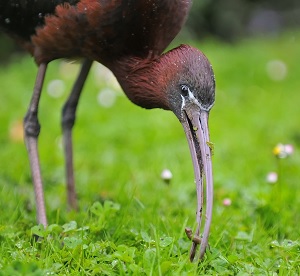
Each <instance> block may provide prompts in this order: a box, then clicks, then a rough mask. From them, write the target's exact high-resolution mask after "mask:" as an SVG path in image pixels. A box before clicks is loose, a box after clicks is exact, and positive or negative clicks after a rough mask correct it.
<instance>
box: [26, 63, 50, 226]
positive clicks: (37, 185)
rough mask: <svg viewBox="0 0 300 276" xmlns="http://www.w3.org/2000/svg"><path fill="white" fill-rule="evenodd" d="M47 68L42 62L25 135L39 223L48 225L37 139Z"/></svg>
mask: <svg viewBox="0 0 300 276" xmlns="http://www.w3.org/2000/svg"><path fill="white" fill-rule="evenodd" d="M46 69H47V64H46V63H42V64H40V65H39V69H38V74H37V77H36V82H35V86H34V90H33V95H32V98H31V102H30V105H29V108H28V111H27V113H26V116H25V118H24V136H25V143H26V147H27V151H28V155H29V161H30V168H31V175H32V180H33V184H34V192H35V200H36V210H37V221H38V223H39V224H43V225H44V226H47V217H46V208H45V200H44V192H43V183H42V177H41V169H40V161H39V155H38V145H37V139H38V136H39V133H40V124H39V121H38V117H37V115H38V105H39V101H40V96H41V91H42V86H43V82H44V77H45V73H46Z"/></svg>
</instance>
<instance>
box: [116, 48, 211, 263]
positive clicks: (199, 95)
mask: <svg viewBox="0 0 300 276" xmlns="http://www.w3.org/2000/svg"><path fill="white" fill-rule="evenodd" d="M112 71H113V72H114V73H115V75H116V76H117V79H118V80H119V82H120V84H121V86H122V88H123V90H124V92H125V93H126V95H127V96H128V98H129V99H130V100H131V101H132V102H133V103H135V104H137V105H139V106H141V107H144V108H157V107H158V108H163V109H169V110H172V111H173V112H174V114H175V115H176V116H177V118H178V119H179V121H180V122H181V124H182V126H183V128H184V131H185V134H186V137H187V140H188V143H189V148H190V152H191V157H192V161H193V166H194V173H195V181H196V188H197V201H198V203H197V223H198V227H197V230H196V232H195V235H196V236H199V235H200V230H202V228H203V235H202V239H201V245H200V253H199V257H200V258H201V257H202V256H203V255H204V252H205V249H206V246H207V241H208V235H209V229H210V223H211V216H212V201H213V179H212V164H211V147H212V143H211V142H210V140H209V131H208V115H209V111H210V109H211V108H212V106H213V105H214V102H215V79H214V73H213V70H212V67H211V65H210V63H209V61H208V59H207V58H206V57H205V56H204V55H203V53H201V52H200V51H199V50H197V49H195V48H193V47H190V46H187V45H181V46H179V47H177V48H175V49H173V50H171V51H169V52H167V53H165V54H163V55H161V56H159V57H152V58H148V59H143V58H136V57H130V58H128V57H125V58H124V59H123V60H121V61H119V62H118V63H116V64H115V65H114V67H113V68H112ZM204 176H205V183H206V189H204V187H203V186H204V180H203V179H204ZM204 190H205V191H206V200H205V202H206V207H205V220H206V222H205V225H204V227H201V221H202V217H203V215H202V212H203V201H204ZM196 240H199V239H198V238H197V239H196ZM196 246H197V243H196V242H194V243H193V245H192V250H191V255H190V258H191V260H193V259H194V257H195V252H196Z"/></svg>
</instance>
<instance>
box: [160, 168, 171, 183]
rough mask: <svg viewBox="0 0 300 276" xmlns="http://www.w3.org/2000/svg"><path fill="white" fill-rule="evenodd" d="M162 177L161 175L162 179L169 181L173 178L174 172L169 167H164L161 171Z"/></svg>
mask: <svg viewBox="0 0 300 276" xmlns="http://www.w3.org/2000/svg"><path fill="white" fill-rule="evenodd" d="M160 177H161V179H162V180H164V181H166V182H169V181H170V180H171V179H172V177H173V174H172V172H171V171H170V170H169V169H164V170H163V171H162V172H161V174H160Z"/></svg>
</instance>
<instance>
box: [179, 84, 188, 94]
mask: <svg viewBox="0 0 300 276" xmlns="http://www.w3.org/2000/svg"><path fill="white" fill-rule="evenodd" d="M180 89H181V95H182V96H184V97H186V96H187V95H188V94H189V88H188V87H187V86H186V85H185V84H183V85H181V87H180Z"/></svg>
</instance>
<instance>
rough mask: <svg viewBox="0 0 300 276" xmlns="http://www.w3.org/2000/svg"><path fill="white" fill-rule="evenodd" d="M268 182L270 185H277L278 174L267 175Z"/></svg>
mask: <svg viewBox="0 0 300 276" xmlns="http://www.w3.org/2000/svg"><path fill="white" fill-rule="evenodd" d="M266 180H267V182H268V183H271V184H273V183H276V182H277V180H278V175H277V173H276V172H269V173H268V174H267V177H266Z"/></svg>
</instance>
